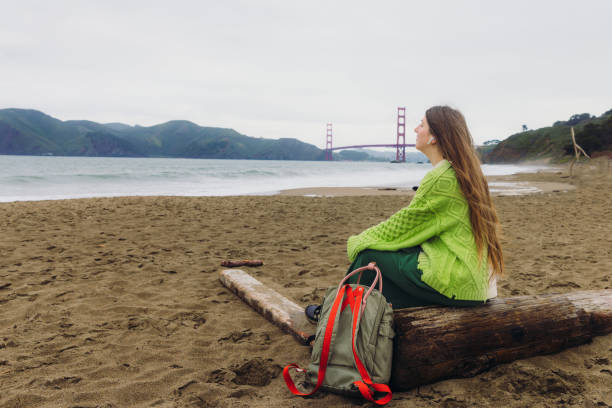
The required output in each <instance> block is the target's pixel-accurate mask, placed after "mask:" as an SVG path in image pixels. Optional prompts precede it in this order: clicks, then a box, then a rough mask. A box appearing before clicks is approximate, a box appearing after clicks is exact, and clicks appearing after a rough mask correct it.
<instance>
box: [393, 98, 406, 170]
mask: <svg viewBox="0 0 612 408" xmlns="http://www.w3.org/2000/svg"><path fill="white" fill-rule="evenodd" d="M395 161H397V162H402V163H405V162H406V108H405V107H398V108H397V145H396V150H395Z"/></svg>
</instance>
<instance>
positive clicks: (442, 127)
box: [425, 106, 504, 276]
mask: <svg viewBox="0 0 612 408" xmlns="http://www.w3.org/2000/svg"><path fill="white" fill-rule="evenodd" d="M425 118H426V119H427V123H428V125H429V129H430V132H431V134H432V135H433V136H435V137H436V139H437V142H438V146H439V147H440V150H441V152H442V156H443V157H444V158H445V159H446V160H448V161H449V162H451V164H452V166H453V169H454V170H455V173H456V175H457V181H458V182H459V185H460V186H461V191H462V192H463V195H464V196H465V199H466V200H467V202H468V205H469V207H470V221H471V223H472V232H473V234H474V240H475V241H476V248H477V249H478V254H479V258H480V259H482V256H481V255H482V250H483V248H485V247H486V249H487V258H488V263H489V264H490V266H491V267H492V269H493V276H500V275H502V274H503V273H504V256H503V253H502V249H501V245H500V242H499V237H500V235H501V225H500V223H499V219H498V218H497V213H496V211H495V206H494V205H493V201H492V200H491V195H490V193H489V185H488V184H487V180H486V179H485V177H484V174H483V173H482V169H481V168H480V159H479V158H478V155H477V154H476V150H475V149H474V141H473V139H472V135H471V134H470V131H469V130H468V127H467V123H466V122H465V118H464V117H463V115H462V114H461V112H459V111H458V110H456V109H453V108H451V107H448V106H433V107H431V108H429V109H428V110H427V112H425Z"/></svg>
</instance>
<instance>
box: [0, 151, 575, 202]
mask: <svg viewBox="0 0 612 408" xmlns="http://www.w3.org/2000/svg"><path fill="white" fill-rule="evenodd" d="M544 164H546V163H543V162H541V161H536V162H529V163H521V165H524V166H525V167H530V166H534V165H537V166H542V165H544ZM562 171H563V169H562V168H561V167H558V166H547V167H545V168H540V169H538V170H535V171H523V172H518V173H513V174H504V175H490V176H485V177H486V178H487V181H488V182H489V186H490V187H491V188H490V191H491V195H493V196H503V195H524V194H533V193H549V192H565V191H569V190H573V189H574V186H572V185H571V184H569V183H567V182H562V181H561V182H560V181H559V180H552V181H538V180H532V179H531V178H530V177H529V176H524V175H529V174H536V175H537V174H543V173H557V174H560V172H562ZM412 187H413V186H397V185H388V186H385V185H380V186H367V185H365V186H353V187H321V186H313V187H300V188H290V189H281V190H277V191H269V192H264V193H247V194H232V195H182V194H180V195H177V194H143V195H122V194H118V195H103V196H88V197H68V198H48V197H45V198H40V199H23V200H13V201H0V205H1V204H5V203H25V202H46V201H64V200H89V199H100V198H126V197H266V196H276V195H281V196H304V197H355V196H372V195H387V196H396V195H401V196H413V195H414V190H413V188H412ZM415 187H416V185H415Z"/></svg>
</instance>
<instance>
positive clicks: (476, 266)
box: [347, 160, 489, 301]
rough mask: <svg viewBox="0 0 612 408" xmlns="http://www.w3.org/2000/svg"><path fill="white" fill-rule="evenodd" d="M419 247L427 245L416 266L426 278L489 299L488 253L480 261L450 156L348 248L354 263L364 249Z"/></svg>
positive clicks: (453, 293) (457, 294)
mask: <svg viewBox="0 0 612 408" xmlns="http://www.w3.org/2000/svg"><path fill="white" fill-rule="evenodd" d="M417 245H421V247H422V248H423V251H422V252H421V253H420V255H419V265H418V267H419V269H420V270H422V271H423V275H422V277H421V279H422V280H423V282H425V283H426V284H428V285H429V286H431V287H432V288H434V289H435V290H437V291H438V292H440V293H442V294H443V295H445V296H447V297H449V298H451V299H453V298H454V299H459V300H482V301H485V300H486V299H487V289H488V286H489V284H488V278H489V273H488V266H487V252H486V249H484V250H483V253H482V258H481V260H482V261H481V262H479V259H478V251H477V249H476V242H475V240H474V235H473V234H472V225H471V222H470V210H469V206H468V203H467V201H466V199H465V197H464V196H463V193H462V192H461V187H460V186H459V182H458V181H457V177H456V175H455V170H454V169H453V168H452V166H451V164H450V163H449V162H448V161H447V160H444V161H443V162H442V163H440V164H439V165H438V166H436V167H435V168H434V169H432V170H431V171H430V172H429V173H427V174H426V175H425V177H424V178H423V180H422V181H421V185H420V186H419V188H418V190H417V192H416V194H415V196H414V198H413V199H412V201H411V202H410V205H409V206H408V207H406V208H402V209H401V210H399V211H398V212H396V213H395V214H393V215H392V216H391V217H390V218H389V219H387V220H385V221H383V222H381V223H380V224H378V225H375V226H373V227H371V228H368V229H367V230H365V231H363V232H362V233H361V234H359V235H353V236H351V237H350V238H349V239H348V244H347V252H348V257H349V260H350V261H351V262H352V261H353V260H354V259H355V258H356V257H357V254H359V252H361V251H363V250H364V249H375V250H379V251H397V250H398V249H401V248H408V247H413V246H417ZM383 273H384V271H383Z"/></svg>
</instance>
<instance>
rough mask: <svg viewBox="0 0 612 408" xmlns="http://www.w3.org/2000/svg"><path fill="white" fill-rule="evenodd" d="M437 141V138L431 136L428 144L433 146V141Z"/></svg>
mask: <svg viewBox="0 0 612 408" xmlns="http://www.w3.org/2000/svg"><path fill="white" fill-rule="evenodd" d="M435 140H436V138H435V137H433V136H430V137H429V140H428V141H427V144H431V142H433V141H435Z"/></svg>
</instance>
